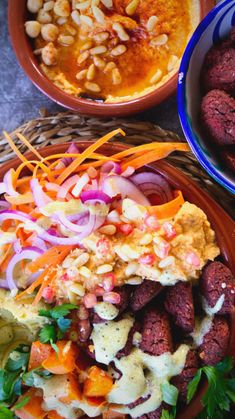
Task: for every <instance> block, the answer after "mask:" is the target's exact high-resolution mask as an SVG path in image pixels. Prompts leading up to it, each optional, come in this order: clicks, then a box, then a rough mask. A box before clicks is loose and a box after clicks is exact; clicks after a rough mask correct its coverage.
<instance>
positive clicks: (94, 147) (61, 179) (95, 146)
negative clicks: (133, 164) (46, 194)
mask: <svg viewBox="0 0 235 419" xmlns="http://www.w3.org/2000/svg"><path fill="white" fill-rule="evenodd" d="M117 134H121V135H123V136H125V135H126V134H125V133H124V131H123V130H122V129H120V128H118V129H116V130H114V131H111V132H110V133H109V134H106V135H105V136H104V137H102V138H100V139H99V140H98V141H96V142H95V143H93V144H91V145H90V146H89V147H88V148H87V149H86V150H84V151H83V153H81V155H80V156H79V157H77V158H76V159H75V160H74V161H73V162H72V163H71V164H70V165H69V166H68V167H66V169H65V170H64V171H63V172H62V173H61V175H60V176H59V177H58V179H57V183H58V184H59V185H61V183H63V182H64V181H65V179H66V178H67V177H68V176H70V175H71V173H73V172H74V171H75V170H76V169H77V167H78V166H79V165H80V164H81V163H82V162H83V161H84V160H86V159H88V158H89V157H90V155H91V154H92V153H93V152H94V151H95V150H97V149H98V148H99V147H101V146H102V145H103V144H105V143H106V142H107V141H109V140H110V139H111V138H113V137H114V136H115V135H117Z"/></svg>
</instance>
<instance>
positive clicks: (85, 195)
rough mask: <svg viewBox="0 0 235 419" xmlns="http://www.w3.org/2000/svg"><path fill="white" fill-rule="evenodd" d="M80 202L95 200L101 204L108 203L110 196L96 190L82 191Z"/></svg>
mask: <svg viewBox="0 0 235 419" xmlns="http://www.w3.org/2000/svg"><path fill="white" fill-rule="evenodd" d="M80 198H81V201H82V203H85V202H87V201H96V202H99V203H101V204H110V203H111V201H112V200H111V198H110V196H108V195H107V194H106V193H104V192H102V191H98V190H92V191H84V192H82V193H81V195H80Z"/></svg>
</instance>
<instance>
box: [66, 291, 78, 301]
mask: <svg viewBox="0 0 235 419" xmlns="http://www.w3.org/2000/svg"><path fill="white" fill-rule="evenodd" d="M68 297H69V302H70V303H71V304H77V303H78V296H77V294H75V293H74V292H72V291H70V290H68Z"/></svg>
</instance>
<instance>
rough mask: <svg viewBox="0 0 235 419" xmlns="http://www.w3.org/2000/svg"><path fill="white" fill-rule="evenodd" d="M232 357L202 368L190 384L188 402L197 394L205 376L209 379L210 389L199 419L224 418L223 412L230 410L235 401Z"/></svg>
mask: <svg viewBox="0 0 235 419" xmlns="http://www.w3.org/2000/svg"><path fill="white" fill-rule="evenodd" d="M234 370H235V369H234V368H233V359H232V357H226V358H225V359H224V360H223V361H221V362H220V363H218V364H217V365H215V366H214V367H212V366H209V365H207V366H205V367H202V368H200V369H199V370H198V371H197V373H196V375H195V376H194V378H193V379H192V381H190V383H189V385H188V394H187V403H190V401H191V400H192V398H193V396H194V395H195V393H196V391H197V388H198V384H199V382H200V380H201V378H202V376H203V374H204V375H205V376H206V378H207V380H208V389H207V391H206V393H205V395H204V396H203V398H202V404H203V406H204V409H203V410H202V412H201V413H200V415H199V416H198V419H212V418H213V419H215V418H216V419H220V418H224V413H223V412H229V411H230V405H231V402H232V403H234V402H235V378H233V377H234V372H235V371H234Z"/></svg>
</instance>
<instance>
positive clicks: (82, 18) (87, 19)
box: [80, 15, 93, 27]
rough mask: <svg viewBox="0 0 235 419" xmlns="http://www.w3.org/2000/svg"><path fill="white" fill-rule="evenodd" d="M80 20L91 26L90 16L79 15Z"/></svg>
mask: <svg viewBox="0 0 235 419" xmlns="http://www.w3.org/2000/svg"><path fill="white" fill-rule="evenodd" d="M80 20H81V22H82V23H84V24H85V25H87V26H91V27H92V26H93V20H92V19H91V17H90V16H85V15H81V16H80Z"/></svg>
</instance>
